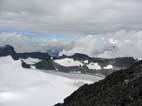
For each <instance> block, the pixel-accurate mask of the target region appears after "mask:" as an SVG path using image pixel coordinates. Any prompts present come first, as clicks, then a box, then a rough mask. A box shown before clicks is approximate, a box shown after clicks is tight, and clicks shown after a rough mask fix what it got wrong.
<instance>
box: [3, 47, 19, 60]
mask: <svg viewBox="0 0 142 106" xmlns="http://www.w3.org/2000/svg"><path fill="white" fill-rule="evenodd" d="M8 55H11V56H12V58H13V59H14V60H18V55H17V53H16V52H15V50H14V48H13V47H12V46H10V45H5V46H4V47H0V57H1V56H8Z"/></svg>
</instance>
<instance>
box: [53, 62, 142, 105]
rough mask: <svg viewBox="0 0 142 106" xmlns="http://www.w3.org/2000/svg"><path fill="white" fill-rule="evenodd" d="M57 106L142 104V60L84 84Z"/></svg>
mask: <svg viewBox="0 0 142 106" xmlns="http://www.w3.org/2000/svg"><path fill="white" fill-rule="evenodd" d="M55 106H142V61H139V62H137V63H135V64H134V65H133V66H131V67H130V68H128V69H125V70H121V71H117V72H114V73H112V74H111V75H109V76H107V77H106V78H105V79H104V80H101V81H99V82H97V83H94V84H91V85H87V84H86V85H84V86H82V87H81V88H79V89H78V90H77V91H75V92H74V93H73V94H72V95H70V96H69V97H67V98H66V99H64V103H63V104H61V103H59V104H56V105H55Z"/></svg>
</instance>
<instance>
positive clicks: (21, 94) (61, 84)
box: [0, 56, 102, 106]
mask: <svg viewBox="0 0 142 106" xmlns="http://www.w3.org/2000/svg"><path fill="white" fill-rule="evenodd" d="M66 76H67V75H66ZM68 76H69V74H68ZM100 79H102V78H101V77H97V76H96V78H95V79H94V81H91V80H87V79H83V78H80V79H79V78H77V79H76V78H75V79H74V78H69V77H65V76H64V75H59V74H54V73H44V72H41V71H39V70H36V69H24V68H22V67H21V61H20V60H17V61H14V60H13V59H12V58H11V57H10V56H7V57H1V58H0V106H53V105H54V104H56V103H58V102H63V99H64V98H65V97H67V96H69V95H70V94H71V93H72V92H73V91H74V90H76V89H78V88H79V86H81V85H82V84H84V83H92V82H95V81H98V80H100Z"/></svg>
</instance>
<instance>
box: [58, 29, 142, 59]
mask: <svg viewBox="0 0 142 106" xmlns="http://www.w3.org/2000/svg"><path fill="white" fill-rule="evenodd" d="M71 45H72V48H71V49H69V50H66V49H64V50H63V51H62V52H61V53H60V54H61V55H62V54H67V55H72V54H74V53H84V54H88V55H91V56H97V57H106V58H109V57H123V56H133V57H142V54H141V53H142V49H141V45H142V31H125V30H121V31H118V32H115V33H108V34H102V35H100V36H99V37H98V35H88V36H86V37H82V38H81V39H79V40H76V41H74V42H73V43H71Z"/></svg>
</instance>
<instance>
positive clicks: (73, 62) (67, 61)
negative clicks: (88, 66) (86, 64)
mask: <svg viewBox="0 0 142 106" xmlns="http://www.w3.org/2000/svg"><path fill="white" fill-rule="evenodd" d="M54 62H56V63H58V64H60V65H62V66H65V67H73V66H82V65H83V64H82V63H81V62H80V61H77V60H74V59H72V58H64V59H57V60H54Z"/></svg>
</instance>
